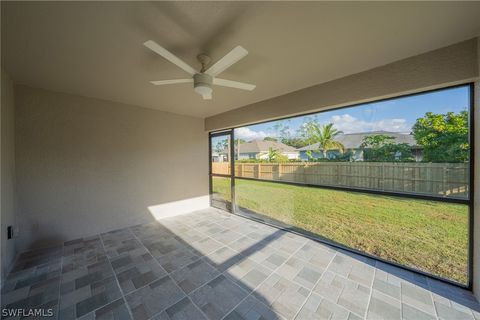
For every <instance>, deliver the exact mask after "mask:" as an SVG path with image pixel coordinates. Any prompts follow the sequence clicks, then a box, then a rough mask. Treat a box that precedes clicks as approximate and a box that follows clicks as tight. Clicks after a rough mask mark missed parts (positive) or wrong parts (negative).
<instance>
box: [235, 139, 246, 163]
mask: <svg viewBox="0 0 480 320" xmlns="http://www.w3.org/2000/svg"><path fill="white" fill-rule="evenodd" d="M245 142H247V141H245V139H241V138H240V139H235V147H236V149H237V160H238V159H240V145H241V144H242V143H245Z"/></svg>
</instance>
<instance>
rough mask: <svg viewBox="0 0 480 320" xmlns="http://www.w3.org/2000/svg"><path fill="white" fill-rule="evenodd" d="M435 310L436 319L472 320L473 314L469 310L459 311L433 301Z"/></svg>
mask: <svg viewBox="0 0 480 320" xmlns="http://www.w3.org/2000/svg"><path fill="white" fill-rule="evenodd" d="M435 309H436V311H437V315H438V318H439V319H442V320H450V319H458V320H474V318H473V314H472V313H471V311H470V310H459V309H457V308H454V307H452V306H447V305H445V304H443V303H440V302H437V301H435Z"/></svg>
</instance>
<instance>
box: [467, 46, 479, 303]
mask: <svg viewBox="0 0 480 320" xmlns="http://www.w3.org/2000/svg"><path fill="white" fill-rule="evenodd" d="M477 60H478V64H477V65H478V73H477V74H478V75H480V37H477ZM473 91H474V92H473V96H474V106H473V117H471V119H473V121H474V123H473V126H472V129H473V127H474V125H475V124H478V123H480V79H477V81H476V82H475V85H474V90H473ZM472 136H475V139H474V143H473V145H472V146H471V148H473V150H474V152H473V153H472V154H474V163H473V166H472V165H471V166H470V168H474V169H475V170H474V172H473V177H474V179H473V192H470V196H471V197H473V208H472V209H473V213H472V214H471V217H473V221H471V222H470V223H471V228H470V232H473V235H471V236H470V239H471V241H473V243H472V244H471V246H473V250H472V251H473V252H471V253H472V255H473V257H471V259H470V261H469V262H471V263H472V265H470V269H471V270H473V274H472V275H471V276H472V279H471V281H473V283H472V285H473V293H474V294H475V296H476V298H477V299H478V300H480V156H478V152H479V151H480V130H475V132H474V134H473V135H472ZM470 175H472V174H471V173H470ZM470 188H472V186H470ZM472 224H473V225H472Z"/></svg>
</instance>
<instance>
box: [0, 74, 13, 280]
mask: <svg viewBox="0 0 480 320" xmlns="http://www.w3.org/2000/svg"><path fill="white" fill-rule="evenodd" d="M1 73H2V75H1V85H2V86H1V96H2V98H1V157H0V158H1V159H0V162H1V172H0V176H1V198H0V203H1V206H0V210H1V211H0V212H1V218H0V220H1V229H0V230H1V231H0V234H1V240H0V242H1V279H2V280H3V279H4V277H5V275H6V273H8V270H9V267H10V265H11V264H12V262H13V260H14V258H15V253H16V251H15V239H10V240H8V239H7V226H9V225H13V226H15V210H16V193H15V144H14V114H15V109H14V94H13V84H12V80H11V79H10V78H9V76H8V75H7V74H6V73H5V72H4V70H3V69H2V71H1Z"/></svg>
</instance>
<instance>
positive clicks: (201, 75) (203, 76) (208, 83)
mask: <svg viewBox="0 0 480 320" xmlns="http://www.w3.org/2000/svg"><path fill="white" fill-rule="evenodd" d="M143 45H144V46H146V47H147V48H149V49H150V50H152V51H154V52H156V53H158V54H159V55H161V56H162V57H164V58H165V59H167V60H168V61H170V62H171V63H173V64H175V65H176V66H178V67H180V68H181V69H183V70H184V71H186V72H187V73H188V74H189V75H191V76H192V77H191V78H188V79H172V80H159V81H150V83H152V84H154V85H164V84H176V83H192V82H193V89H194V90H195V92H196V93H198V94H199V95H201V96H202V97H203V99H204V100H211V99H212V91H213V89H212V85H217V86H222V87H230V88H235V89H242V90H248V91H252V90H253V89H255V85H253V84H248V83H243V82H237V81H232V80H226V79H219V78H216V76H217V75H219V74H220V73H222V72H223V71H225V70H226V69H227V68H229V67H230V66H231V65H233V64H234V63H236V62H237V61H239V60H240V59H242V58H243V57H245V56H246V55H247V54H248V51H247V50H245V49H244V48H243V47H241V46H236V47H235V48H233V49H232V51H230V52H229V53H227V54H226V55H225V56H224V57H223V58H221V59H220V60H218V61H217V62H216V63H215V64H213V65H212V66H210V67H209V68H208V69H206V67H207V66H208V64H209V63H210V57H209V56H207V55H205V54H199V55H198V56H197V59H198V61H199V62H200V64H201V65H202V69H201V70H200V71H199V72H197V71H196V70H195V69H193V68H192V67H191V66H189V65H188V64H187V63H185V62H184V61H183V60H181V59H180V58H178V57H177V56H175V55H174V54H173V53H171V52H170V51H168V50H167V49H165V48H164V47H162V46H160V45H159V44H157V43H156V42H155V41H152V40H148V41H146V42H145V43H144V44H143Z"/></svg>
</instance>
